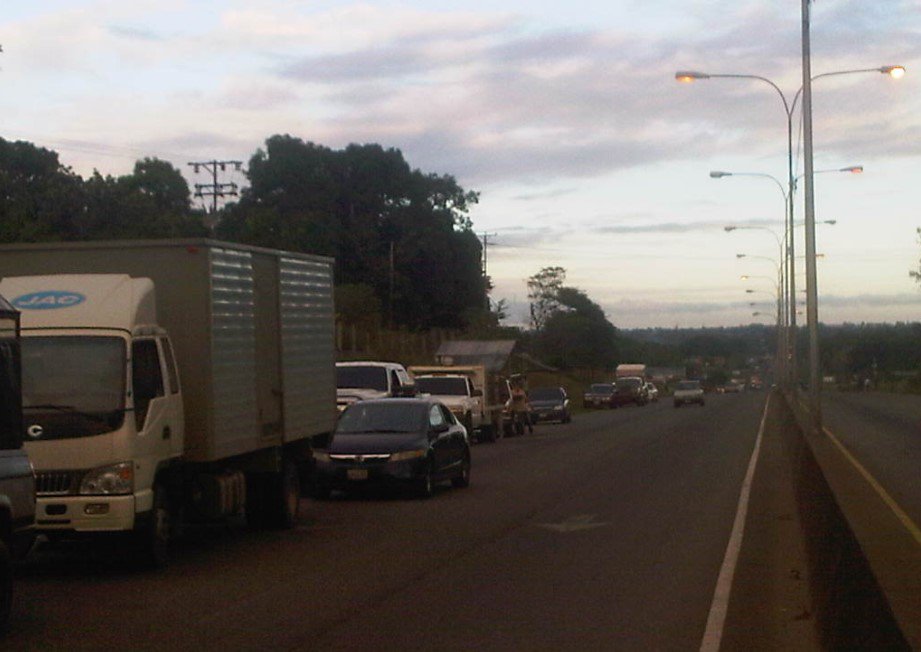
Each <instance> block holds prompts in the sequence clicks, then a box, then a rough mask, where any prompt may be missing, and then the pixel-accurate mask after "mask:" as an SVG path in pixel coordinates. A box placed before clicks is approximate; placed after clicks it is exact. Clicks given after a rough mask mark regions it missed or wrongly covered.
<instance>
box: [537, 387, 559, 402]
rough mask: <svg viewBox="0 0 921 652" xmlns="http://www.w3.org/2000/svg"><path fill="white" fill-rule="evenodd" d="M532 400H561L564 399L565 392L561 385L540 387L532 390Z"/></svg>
mask: <svg viewBox="0 0 921 652" xmlns="http://www.w3.org/2000/svg"><path fill="white" fill-rule="evenodd" d="M530 398H531V400H532V401H560V400H562V399H563V392H561V391H560V388H559V387H538V388H537V389H535V390H533V391H532V392H531V397H530Z"/></svg>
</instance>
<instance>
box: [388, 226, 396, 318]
mask: <svg viewBox="0 0 921 652" xmlns="http://www.w3.org/2000/svg"><path fill="white" fill-rule="evenodd" d="M395 280H396V268H395V267H394V264H393V240H391V241H390V295H389V296H388V299H387V327H388V328H389V329H390V330H393V286H394V281H395Z"/></svg>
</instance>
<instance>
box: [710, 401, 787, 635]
mask: <svg viewBox="0 0 921 652" xmlns="http://www.w3.org/2000/svg"><path fill="white" fill-rule="evenodd" d="M770 403H771V397H770V396H768V400H767V401H765V403H764V414H762V415H761V426H760V427H759V428H758V438H757V439H756V440H755V450H754V451H752V456H751V459H750V460H749V462H748V471H746V473H745V479H744V480H743V481H742V491H741V492H740V493H739V506H738V507H737V508H736V518H735V521H734V522H733V524H732V534H730V535H729V545H727V546H726V555H725V556H724V557H723V565H722V567H720V574H719V577H718V578H717V580H716V590H715V591H714V592H713V602H712V603H711V604H710V614H709V615H708V616H707V628H706V629H705V630H704V637H703V640H701V642H700V650H701V652H717V651H718V650H719V649H720V643H721V642H722V640H723V628H724V627H725V626H726V612H727V611H728V610H729V593H730V592H731V591H732V578H733V576H734V575H735V572H736V566H737V565H738V563H739V552H740V551H741V550H742V536H743V535H744V533H745V516H746V514H748V500H749V496H750V494H751V487H752V478H754V475H755V466H756V465H757V464H758V455H759V454H760V453H761V438H762V435H763V434H764V424H765V422H766V421H767V414H768V406H769V405H770Z"/></svg>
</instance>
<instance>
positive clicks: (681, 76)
mask: <svg viewBox="0 0 921 652" xmlns="http://www.w3.org/2000/svg"><path fill="white" fill-rule="evenodd" d="M675 79H677V80H678V81H680V82H682V83H685V84H690V83H691V82H692V81H695V80H697V79H710V75H708V74H707V73H704V72H698V71H696V70H679V71H678V72H676V73H675Z"/></svg>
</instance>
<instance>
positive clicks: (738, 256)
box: [736, 254, 748, 258]
mask: <svg viewBox="0 0 921 652" xmlns="http://www.w3.org/2000/svg"><path fill="white" fill-rule="evenodd" d="M747 255H748V254H736V258H745V256H747Z"/></svg>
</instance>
